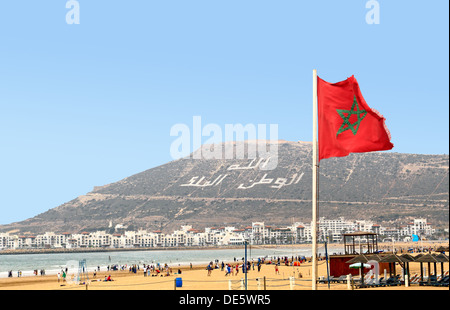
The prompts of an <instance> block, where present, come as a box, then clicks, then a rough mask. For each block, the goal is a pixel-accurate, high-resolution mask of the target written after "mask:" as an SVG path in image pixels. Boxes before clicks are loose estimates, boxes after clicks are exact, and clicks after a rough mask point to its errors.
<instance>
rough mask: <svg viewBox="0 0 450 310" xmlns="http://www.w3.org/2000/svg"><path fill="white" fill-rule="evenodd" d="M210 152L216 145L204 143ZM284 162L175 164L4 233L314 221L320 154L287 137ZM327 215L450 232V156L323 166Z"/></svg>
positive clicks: (368, 157)
mask: <svg viewBox="0 0 450 310" xmlns="http://www.w3.org/2000/svg"><path fill="white" fill-rule="evenodd" d="M205 147H210V146H204V148H205ZM278 148H279V149H278V165H277V168H276V169H274V170H261V166H262V165H264V164H266V162H267V161H269V162H270V160H272V159H269V158H268V157H266V158H256V159H254V160H252V159H233V160H231V159H230V160H225V159H220V160H213V159H193V158H192V157H193V154H191V156H190V157H188V158H183V159H179V160H175V161H172V162H169V163H167V164H164V165H162V166H159V167H155V168H152V169H149V170H146V171H143V172H141V173H138V174H135V175H132V176H130V177H127V178H125V179H123V180H121V181H118V182H115V183H111V184H107V185H104V186H99V187H95V188H94V190H93V191H92V192H89V193H87V194H86V195H83V196H80V197H77V198H75V199H73V200H71V201H69V202H67V203H64V204H62V205H61V206H58V207H56V208H53V209H50V210H48V211H47V212H44V213H42V214H39V215H37V216H35V217H33V218H30V219H27V220H25V221H22V222H17V223H12V224H9V225H3V226H0V231H10V230H13V229H16V230H19V231H20V232H22V233H25V232H31V233H40V232H44V231H55V232H64V231H68V232H72V233H75V232H80V231H95V230H102V229H103V230H104V229H108V225H109V223H110V222H112V223H113V226H114V225H116V224H119V223H120V224H123V225H128V228H129V229H134V230H137V229H139V228H142V229H149V230H154V229H162V230H163V231H165V232H171V231H172V230H174V229H177V228H179V227H180V225H183V224H190V225H193V226H194V227H195V228H199V229H201V228H204V227H210V226H224V225H226V226H236V227H241V226H242V225H250V224H251V222H252V221H264V222H266V223H267V224H272V225H286V224H290V223H291V222H292V219H293V218H294V219H295V220H296V221H299V220H301V221H305V222H307V221H310V219H311V187H312V186H311V182H312V180H311V177H312V171H311V162H312V160H311V157H312V146H311V143H308V142H287V141H280V144H279V146H278ZM319 180H320V193H319V210H320V211H319V216H325V217H327V218H337V217H339V216H344V217H346V218H348V219H370V220H373V221H375V222H377V223H378V224H383V225H387V226H389V225H390V224H392V225H393V224H395V223H398V221H399V220H403V221H405V220H408V219H409V218H414V217H416V218H419V217H420V218H422V217H424V218H427V219H428V222H430V223H431V224H432V225H433V226H434V227H446V228H448V222H449V156H448V155H420V154H400V153H388V152H375V153H364V154H351V155H350V156H347V157H343V158H330V159H325V160H323V161H321V163H320V178H319Z"/></svg>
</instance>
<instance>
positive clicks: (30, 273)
mask: <svg viewBox="0 0 450 310" xmlns="http://www.w3.org/2000/svg"><path fill="white" fill-rule="evenodd" d="M442 245H446V246H448V241H427V242H423V243H422V245H420V244H415V243H411V242H410V243H397V244H395V249H396V250H397V251H398V252H397V253H406V252H407V250H408V249H409V248H414V249H416V250H417V249H420V248H422V247H423V249H424V250H426V251H428V249H436V248H438V247H439V246H442ZM252 248H259V249H267V250H270V249H274V250H275V249H279V250H281V249H284V250H288V249H290V248H292V249H295V250H301V249H309V248H311V244H294V245H287V244H284V245H253V246H252ZM235 249H236V250H242V249H244V246H221V247H220V246H219V247H178V248H167V247H165V248H122V249H91V250H90V251H85V250H86V249H52V250H54V251H46V252H42V251H39V250H38V249H36V250H33V251H26V252H25V251H17V250H15V251H10V252H9V253H8V254H6V253H4V254H5V255H6V256H7V255H28V254H67V253H69V254H71V253H72V254H75V253H77V254H79V253H96V252H97V253H107V252H123V251H173V252H176V251H177V250H188V251H191V250H192V251H198V250H210V251H211V250H213V251H214V250H218V251H220V250H235ZM342 249H343V245H342V244H340V243H334V244H328V255H339V254H342V252H341V251H342ZM378 249H379V250H384V251H385V252H386V253H388V252H391V251H392V244H391V243H379V244H378ZM67 250H72V251H67ZM323 250H324V244H319V246H318V253H319V256H320V254H321V252H323ZM336 250H337V251H336ZM415 253H417V251H416V252H415ZM323 254H324V253H323ZM6 256H5V259H7V258H6ZM274 256H282V257H284V256H288V257H289V258H290V257H291V256H298V255H291V254H286V253H283V254H281V253H280V254H276V253H273V254H267V255H266V257H274ZM306 257H307V258H308V259H310V255H306ZM180 259H182V257H180ZM254 259H255V258H253V260H254ZM208 260H209V259H208ZM211 260H212V258H211ZM219 260H223V261H226V260H228V259H225V258H222V259H219ZM249 261H252V258H249ZM161 263H168V264H169V265H170V266H171V267H173V268H179V267H181V268H187V267H189V265H190V264H192V265H193V266H203V265H207V264H208V262H207V261H206V260H201V261H195V260H194V261H191V262H189V261H178V262H174V261H170V262H161ZM133 264H134V263H133V262H131V263H125V264H122V265H125V266H131V265H133ZM108 265H109V266H111V265H115V264H101V265H100V267H101V270H105V269H107V267H108ZM60 269H61V268H51V269H50V268H48V269H47V268H45V275H44V276H42V275H35V274H34V270H28V269H22V268H16V269H13V270H12V275H13V276H12V277H13V278H29V277H33V278H34V277H37V278H39V277H45V276H47V275H48V276H51V275H53V276H54V275H56V274H57V273H58V272H59V271H60ZM94 269H96V266H90V267H88V268H87V270H88V272H93V271H94ZM19 271H20V272H21V276H20V277H18V272H19ZM38 273H39V272H38ZM4 278H8V271H3V272H1V273H0V279H4Z"/></svg>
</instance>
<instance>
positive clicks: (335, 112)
mask: <svg viewBox="0 0 450 310" xmlns="http://www.w3.org/2000/svg"><path fill="white" fill-rule="evenodd" d="M317 100H318V121H319V141H318V143H319V161H320V160H321V159H324V158H330V157H342V156H347V155H348V154H350V153H364V152H373V151H385V150H390V149H392V148H393V147H394V145H393V144H392V143H391V141H390V140H391V135H390V133H389V130H388V129H387V127H386V125H385V123H384V121H385V118H384V117H383V115H381V114H380V113H379V112H378V111H377V110H375V109H372V108H370V107H369V106H368V105H367V103H366V101H365V100H364V98H363V96H362V94H361V91H360V90H359V85H358V82H357V81H356V79H355V77H354V76H351V77H349V78H348V79H346V80H345V81H341V82H338V83H334V84H332V83H328V82H326V81H324V80H322V79H321V78H319V77H317Z"/></svg>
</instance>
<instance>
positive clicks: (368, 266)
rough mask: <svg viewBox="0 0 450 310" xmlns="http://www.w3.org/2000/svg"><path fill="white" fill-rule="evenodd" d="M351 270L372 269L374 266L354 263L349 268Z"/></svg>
mask: <svg viewBox="0 0 450 310" xmlns="http://www.w3.org/2000/svg"><path fill="white" fill-rule="evenodd" d="M348 267H349V268H353V269H358V268H363V267H364V268H372V265H369V264H364V263H362V264H361V263H354V264H351V265H350V266H348Z"/></svg>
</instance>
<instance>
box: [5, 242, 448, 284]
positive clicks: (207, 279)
mask: <svg viewBox="0 0 450 310" xmlns="http://www.w3.org/2000/svg"><path fill="white" fill-rule="evenodd" d="M424 246H425V244H424ZM427 246H428V245H427ZM408 247H409V245H408V244H404V245H401V244H398V245H396V248H404V249H406V248H408ZM380 248H382V246H380ZM225 263H227V262H225ZM228 263H230V264H231V265H232V266H235V265H236V262H228ZM311 267H312V264H311V263H310V262H304V263H302V264H301V265H300V266H285V265H284V264H281V266H279V267H278V272H277V271H276V268H275V265H273V264H263V265H262V267H261V270H260V271H259V272H258V270H257V266H256V264H255V267H254V269H253V268H251V270H249V272H248V274H247V283H248V284H247V285H248V286H247V289H248V290H264V289H266V290H311V285H312V284H311ZM178 269H180V270H181V274H178ZM318 269H319V276H323V277H325V278H326V276H327V267H326V263H325V260H322V261H319V265H318ZM444 270H449V263H445V264H444ZM438 271H439V272H440V268H439V269H438ZM410 272H411V274H415V273H418V274H420V264H419V263H411V264H410ZM397 273H399V271H398V270H397ZM109 275H110V276H111V278H112V280H113V281H107V282H106V281H104V279H105V277H107V276H109ZM88 277H89V280H88V281H84V280H82V282H84V284H74V283H70V282H69V281H67V282H64V281H63V280H62V279H59V280H58V277H57V275H46V276H28V277H12V278H2V279H0V290H229V289H231V290H241V289H243V288H244V286H243V280H244V278H245V275H244V274H243V273H242V270H241V269H240V270H239V272H238V273H237V274H236V273H235V274H234V275H225V271H221V269H220V268H219V269H214V270H212V272H211V274H210V275H208V271H207V270H206V265H205V266H203V265H198V266H195V265H194V266H193V267H192V268H191V267H190V266H182V267H177V268H173V269H172V273H171V274H170V275H169V276H166V275H165V274H164V276H161V275H154V276H152V275H149V276H144V270H143V269H142V266H140V270H138V271H137V272H136V273H132V272H130V271H129V270H123V271H108V272H107V271H100V272H97V274H96V275H95V276H94V274H93V273H92V272H90V273H89V274H88ZM177 278H181V281H182V285H181V287H177V286H176V279H177ZM292 279H293V280H292ZM355 289H356V288H355ZM318 290H348V286H347V284H345V283H331V284H330V287H328V285H327V284H318ZM358 290H447V291H448V287H435V286H419V285H418V284H414V285H410V286H409V287H405V286H390V287H374V288H359V289H358Z"/></svg>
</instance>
